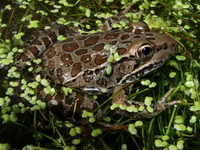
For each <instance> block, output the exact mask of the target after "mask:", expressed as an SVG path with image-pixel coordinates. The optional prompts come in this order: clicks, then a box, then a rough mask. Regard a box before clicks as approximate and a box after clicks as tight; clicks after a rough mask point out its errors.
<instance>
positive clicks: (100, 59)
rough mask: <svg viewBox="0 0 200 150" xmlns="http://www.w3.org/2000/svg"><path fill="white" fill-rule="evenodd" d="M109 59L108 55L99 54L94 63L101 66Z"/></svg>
mask: <svg viewBox="0 0 200 150" xmlns="http://www.w3.org/2000/svg"><path fill="white" fill-rule="evenodd" d="M107 58H108V56H107V55H100V54H98V55H97V56H96V58H95V59H94V62H95V64H96V65H101V64H103V63H104V62H106V61H107Z"/></svg>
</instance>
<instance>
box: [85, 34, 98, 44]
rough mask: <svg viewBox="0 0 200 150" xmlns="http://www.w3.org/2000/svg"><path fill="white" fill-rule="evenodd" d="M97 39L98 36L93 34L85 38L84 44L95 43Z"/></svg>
mask: <svg viewBox="0 0 200 150" xmlns="http://www.w3.org/2000/svg"><path fill="white" fill-rule="evenodd" d="M98 41H99V36H98V35H95V36H92V37H89V38H88V39H87V40H85V41H84V44H85V46H90V45H95V44H96V43H97V42H98Z"/></svg>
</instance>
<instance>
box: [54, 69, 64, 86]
mask: <svg viewBox="0 0 200 150" xmlns="http://www.w3.org/2000/svg"><path fill="white" fill-rule="evenodd" d="M56 72H57V79H58V81H59V82H60V83H63V81H64V77H63V71H62V69H61V68H58V69H57V70H56Z"/></svg>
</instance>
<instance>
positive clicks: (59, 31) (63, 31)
mask: <svg viewBox="0 0 200 150" xmlns="http://www.w3.org/2000/svg"><path fill="white" fill-rule="evenodd" d="M66 28H67V27H66V26H63V25H60V26H59V28H58V33H59V35H63V34H65V32H66Z"/></svg>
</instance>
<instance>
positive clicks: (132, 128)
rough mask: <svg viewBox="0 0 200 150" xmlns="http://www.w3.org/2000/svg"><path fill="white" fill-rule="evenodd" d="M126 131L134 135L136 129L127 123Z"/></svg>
mask: <svg viewBox="0 0 200 150" xmlns="http://www.w3.org/2000/svg"><path fill="white" fill-rule="evenodd" d="M128 131H129V132H130V133H131V134H132V135H136V134H137V130H136V128H135V126H134V124H129V125H128Z"/></svg>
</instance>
